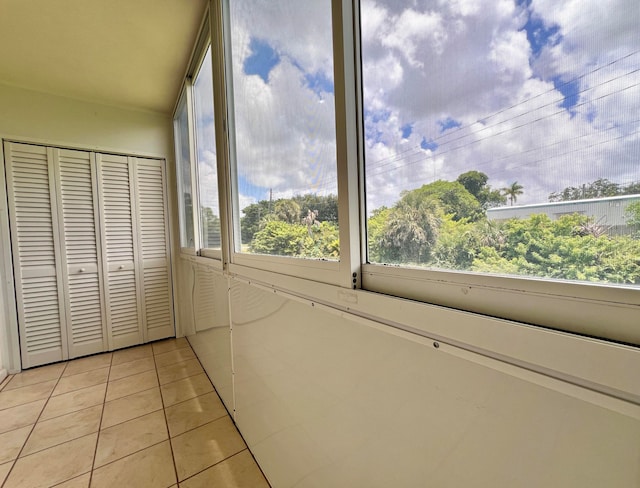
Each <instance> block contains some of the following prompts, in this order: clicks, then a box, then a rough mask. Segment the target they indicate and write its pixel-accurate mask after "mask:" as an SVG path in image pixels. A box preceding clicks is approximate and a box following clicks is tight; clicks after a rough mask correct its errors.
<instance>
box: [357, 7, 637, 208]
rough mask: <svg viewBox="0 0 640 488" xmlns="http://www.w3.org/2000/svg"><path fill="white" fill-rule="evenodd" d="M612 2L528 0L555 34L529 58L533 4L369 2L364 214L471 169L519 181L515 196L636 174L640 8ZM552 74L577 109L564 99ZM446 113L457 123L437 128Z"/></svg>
mask: <svg viewBox="0 0 640 488" xmlns="http://www.w3.org/2000/svg"><path fill="white" fill-rule="evenodd" d="M615 3H616V5H615V6H612V5H610V4H608V3H606V8H603V5H604V4H605V2H598V1H595V0H587V1H582V0H580V1H578V0H572V1H567V2H556V1H555V0H533V2H532V5H531V6H530V10H531V12H533V16H534V18H535V19H536V20H538V21H539V20H541V19H542V20H543V21H544V25H545V26H546V27H547V28H548V29H550V28H551V27H554V26H555V27H556V28H557V29H558V33H559V34H557V35H556V37H555V38H550V39H549V45H548V46H547V47H545V48H544V49H543V50H542V52H541V53H540V54H539V56H538V58H537V59H535V53H534V51H533V48H532V46H531V45H530V43H529V39H528V38H527V33H526V31H525V24H526V22H527V18H528V15H529V12H527V11H526V10H525V9H524V8H522V7H520V8H518V7H516V5H515V2H513V1H500V2H497V1H493V0H473V1H472V0H469V1H449V2H444V1H435V0H434V1H428V0H425V1H411V2H405V3H404V7H403V5H402V4H401V2H397V1H391V0H388V1H374V0H366V1H363V10H362V15H363V17H364V19H363V25H364V26H365V27H364V32H363V38H362V39H363V51H364V56H363V58H364V66H363V77H364V97H365V109H370V110H371V112H370V113H369V112H365V113H367V114H368V119H367V122H366V125H367V128H368V129H369V132H368V133H367V134H368V140H367V141H366V147H367V157H368V159H367V167H368V172H369V175H368V177H367V200H368V201H369V202H370V203H369V210H371V209H373V208H375V207H377V206H379V205H383V204H384V205H390V204H392V203H393V202H394V201H395V200H397V198H398V196H399V194H400V192H401V191H402V190H408V189H413V188H416V187H419V186H420V185H422V184H424V183H428V182H430V181H434V180H435V179H448V180H453V179H455V178H456V177H457V176H458V175H459V174H460V173H462V172H464V171H467V170H470V169H477V170H480V171H484V172H485V173H487V174H488V175H489V177H490V181H489V183H490V184H492V185H493V186H494V187H498V188H499V187H502V186H506V185H508V184H510V183H512V182H513V181H515V180H517V181H518V182H519V183H521V184H523V185H524V187H525V193H524V195H522V196H521V197H520V199H519V202H521V203H533V202H538V201H546V199H547V197H548V195H549V193H550V192H552V191H557V190H561V189H562V188H564V187H565V186H570V185H577V184H581V183H587V182H589V181H593V180H595V179H597V178H603V177H604V178H609V179H611V180H613V181H617V182H621V183H630V182H632V181H638V180H640V150H639V149H640V148H639V145H640V142H639V141H640V140H639V137H640V136H639V135H638V132H639V131H640V123H639V122H638V120H639V119H640V117H639V116H638V113H640V110H639V109H640V96H639V95H638V93H639V92H640V88H639V87H638V86H635V85H636V84H638V83H640V74H638V73H631V72H632V71H633V70H634V69H638V67H639V66H640V54H638V53H637V51H638V50H640V33H639V32H640V31H638V29H637V25H638V24H639V23H640V18H639V17H640V9H639V8H638V6H637V2H636V1H635V0H634V1H626V0H618V1H617V2H615ZM369 14H370V15H371V19H369V18H368V17H367V16H368V15H369ZM383 19H384V20H383ZM407 19H411V20H410V21H409V20H407ZM427 19H429V21H430V22H431V24H429V23H428V22H427ZM434 19H437V22H435V20H434ZM427 26H428V27H429V28H430V29H427ZM421 29H424V30H423V31H421ZM440 32H444V34H439V33H440ZM434 39H438V40H439V42H434V41H433V40H434ZM552 42H556V45H552V44H551V43H552ZM633 52H636V54H635V55H633V56H628V57H627V58H625V59H623V60H621V61H620V60H619V61H616V59H618V58H620V57H622V56H625V55H628V54H629V53H633ZM599 66H604V67H603V68H600V69H597V68H598V67H599ZM592 71H594V72H593V73H592V74H588V73H590V72H592ZM585 73H587V74H585ZM555 77H560V78H555ZM576 77H578V79H577V81H575V82H572V83H571V80H572V79H574V78H576ZM554 78H555V79H556V82H557V83H562V82H565V83H566V82H570V83H569V85H567V86H565V87H560V88H562V89H563V90H565V91H567V89H568V88H570V90H568V93H570V92H573V94H574V95H575V96H577V97H578V99H577V105H575V106H573V107H570V108H569V109H566V108H562V107H561V104H562V103H563V99H564V95H563V94H562V92H561V91H560V90H559V89H556V87H555V86H554V82H553V80H554ZM558 80H560V81H558ZM629 87H631V88H629ZM383 113H384V114H386V116H385V117H381V115H380V114H383ZM449 118H451V119H453V120H455V121H457V122H458V123H460V124H462V127H460V128H451V129H449V130H448V131H446V132H445V133H441V126H440V125H439V123H438V122H439V121H442V120H446V119H449ZM380 119H382V120H380ZM408 123H410V124H412V127H413V133H412V135H411V136H410V137H409V139H408V140H405V141H403V140H402V137H401V128H402V127H403V126H404V125H405V124H408ZM423 138H425V139H426V140H427V141H433V142H435V143H437V144H438V148H437V149H436V150H435V151H434V152H433V153H430V152H429V151H425V150H424V149H422V148H421V147H420V142H421V141H422V140H423ZM403 166H404V167H403ZM399 168H400V169H399Z"/></svg>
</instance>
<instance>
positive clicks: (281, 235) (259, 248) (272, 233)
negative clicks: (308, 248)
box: [249, 220, 310, 256]
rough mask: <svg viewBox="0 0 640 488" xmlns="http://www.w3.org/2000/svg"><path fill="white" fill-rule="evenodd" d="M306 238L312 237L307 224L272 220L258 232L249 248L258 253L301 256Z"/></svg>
mask: <svg viewBox="0 0 640 488" xmlns="http://www.w3.org/2000/svg"><path fill="white" fill-rule="evenodd" d="M306 239H310V237H309V234H308V233H307V228H306V227H305V226H303V225H299V224H289V223H287V222H282V221H279V220H272V221H270V222H266V223H265V225H264V227H263V228H262V229H261V230H259V231H258V232H256V234H255V235H254V236H253V240H252V241H251V245H250V246H249V249H250V250H251V252H255V253H258V254H274V255H278V256H300V255H301V254H302V250H303V248H304V245H305V240H306Z"/></svg>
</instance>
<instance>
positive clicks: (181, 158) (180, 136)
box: [173, 95, 195, 247]
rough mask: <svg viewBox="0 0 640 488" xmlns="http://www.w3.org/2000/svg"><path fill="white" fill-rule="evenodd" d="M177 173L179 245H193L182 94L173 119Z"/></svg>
mask: <svg viewBox="0 0 640 488" xmlns="http://www.w3.org/2000/svg"><path fill="white" fill-rule="evenodd" d="M173 130H174V137H175V144H176V171H177V173H178V195H179V196H178V205H179V207H180V246H181V247H195V243H194V239H193V198H192V195H193V193H192V191H191V158H190V156H189V114H188V111H187V97H186V96H184V95H183V96H182V98H181V99H180V103H179V104H178V110H177V111H176V117H175V119H174V121H173Z"/></svg>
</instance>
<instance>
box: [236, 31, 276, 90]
mask: <svg viewBox="0 0 640 488" xmlns="http://www.w3.org/2000/svg"><path fill="white" fill-rule="evenodd" d="M249 49H250V50H251V53H252V54H251V56H249V57H247V58H246V59H245V60H244V64H243V66H242V68H243V70H244V73H245V74H247V75H258V76H259V77H260V78H262V81H264V82H265V83H269V73H270V72H271V70H272V69H273V68H274V66H276V65H277V64H278V63H279V62H280V56H279V55H278V53H277V52H276V51H275V50H274V49H273V48H272V47H271V46H270V45H269V43H268V42H267V41H265V40H262V39H257V38H255V37H252V38H251V42H250V43H249Z"/></svg>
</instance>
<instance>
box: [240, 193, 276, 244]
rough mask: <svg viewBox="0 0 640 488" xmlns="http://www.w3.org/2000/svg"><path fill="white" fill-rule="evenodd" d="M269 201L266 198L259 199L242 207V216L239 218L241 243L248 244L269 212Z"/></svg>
mask: <svg viewBox="0 0 640 488" xmlns="http://www.w3.org/2000/svg"><path fill="white" fill-rule="evenodd" d="M270 206H271V205H270V203H269V201H268V200H260V201H259V202H258V203H252V204H251V205H248V206H246V207H245V208H243V209H242V213H244V217H242V218H241V219H240V231H241V234H242V243H243V244H249V243H251V239H252V238H253V236H254V235H255V233H256V232H258V231H259V230H260V226H261V224H263V223H264V221H265V219H266V217H267V216H268V215H269V214H270Z"/></svg>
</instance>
